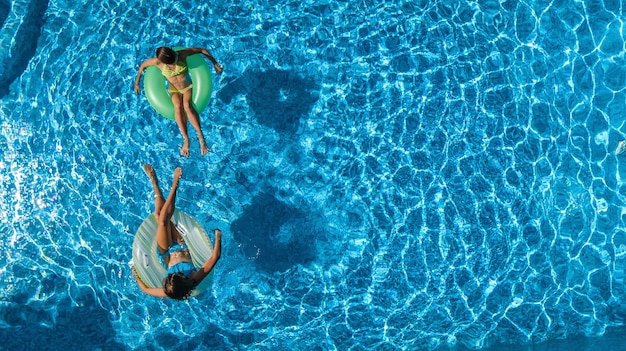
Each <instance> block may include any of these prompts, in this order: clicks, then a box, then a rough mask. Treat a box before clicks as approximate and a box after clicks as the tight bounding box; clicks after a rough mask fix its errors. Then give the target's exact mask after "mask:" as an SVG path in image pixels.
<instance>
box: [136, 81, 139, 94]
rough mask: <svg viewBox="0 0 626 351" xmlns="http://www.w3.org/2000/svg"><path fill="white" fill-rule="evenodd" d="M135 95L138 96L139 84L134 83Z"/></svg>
mask: <svg viewBox="0 0 626 351" xmlns="http://www.w3.org/2000/svg"><path fill="white" fill-rule="evenodd" d="M135 93H137V94H139V83H135Z"/></svg>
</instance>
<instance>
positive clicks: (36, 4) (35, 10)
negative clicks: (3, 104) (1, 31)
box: [0, 0, 49, 98]
mask: <svg viewBox="0 0 626 351" xmlns="http://www.w3.org/2000/svg"><path fill="white" fill-rule="evenodd" d="M48 1H49V0H32V1H31V2H30V4H28V12H27V14H26V17H24V21H23V22H22V24H21V25H20V29H19V30H18V31H17V33H15V37H14V38H15V42H16V45H15V47H13V50H11V54H10V57H0V59H1V60H3V61H4V62H2V64H4V65H6V67H5V69H4V71H3V74H2V76H0V98H3V97H5V96H6V95H7V94H8V93H9V86H10V85H11V83H13V81H14V80H15V79H16V78H17V77H19V76H21V75H22V73H24V71H25V70H26V67H28V62H29V61H30V59H31V58H33V56H35V52H37V41H38V40H39V36H40V35H41V27H42V26H43V24H44V22H45V21H44V15H45V13H46V10H48Z"/></svg>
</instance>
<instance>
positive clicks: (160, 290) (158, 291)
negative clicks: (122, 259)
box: [133, 267, 167, 297]
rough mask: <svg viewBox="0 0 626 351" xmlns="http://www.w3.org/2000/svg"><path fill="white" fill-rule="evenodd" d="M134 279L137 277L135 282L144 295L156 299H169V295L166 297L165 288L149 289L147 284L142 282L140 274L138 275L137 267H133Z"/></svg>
mask: <svg viewBox="0 0 626 351" xmlns="http://www.w3.org/2000/svg"><path fill="white" fill-rule="evenodd" d="M133 277H135V280H136V281H137V284H138V285H139V288H140V289H141V291H143V292H144V293H146V294H148V295H152V296H154V297H167V295H165V291H164V290H163V288H150V287H148V286H147V285H146V283H144V282H143V280H141V278H139V274H137V271H136V270H135V267H133Z"/></svg>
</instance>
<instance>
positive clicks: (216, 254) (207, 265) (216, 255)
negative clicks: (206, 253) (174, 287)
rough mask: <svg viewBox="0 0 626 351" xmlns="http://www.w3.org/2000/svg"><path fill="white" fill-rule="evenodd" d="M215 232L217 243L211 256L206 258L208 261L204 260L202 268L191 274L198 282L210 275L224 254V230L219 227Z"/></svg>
mask: <svg viewBox="0 0 626 351" xmlns="http://www.w3.org/2000/svg"><path fill="white" fill-rule="evenodd" d="M213 232H214V233H215V245H214V246H213V254H212V255H211V257H209V259H208V260H206V262H204V264H203V265H202V267H201V268H200V270H198V271H197V272H193V273H192V275H191V278H192V279H193V280H195V281H196V284H200V282H202V280H203V279H204V278H205V277H206V276H207V275H209V273H211V270H213V267H215V264H216V263H217V261H218V260H219V259H220V256H221V255H222V231H221V230H219V229H215V230H214V231H213Z"/></svg>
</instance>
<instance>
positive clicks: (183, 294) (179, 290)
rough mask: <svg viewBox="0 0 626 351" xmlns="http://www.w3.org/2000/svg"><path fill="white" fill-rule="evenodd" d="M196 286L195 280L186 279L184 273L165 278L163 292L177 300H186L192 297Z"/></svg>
mask: <svg viewBox="0 0 626 351" xmlns="http://www.w3.org/2000/svg"><path fill="white" fill-rule="evenodd" d="M195 286H196V283H195V281H194V280H193V279H191V278H187V277H185V275H184V274H182V273H174V274H170V275H168V276H167V277H165V281H163V290H164V291H165V295H167V297H170V298H172V299H176V300H185V299H187V298H188V297H189V296H191V291H192V290H193V288H194V287H195Z"/></svg>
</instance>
